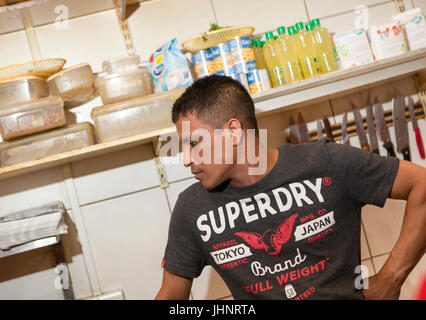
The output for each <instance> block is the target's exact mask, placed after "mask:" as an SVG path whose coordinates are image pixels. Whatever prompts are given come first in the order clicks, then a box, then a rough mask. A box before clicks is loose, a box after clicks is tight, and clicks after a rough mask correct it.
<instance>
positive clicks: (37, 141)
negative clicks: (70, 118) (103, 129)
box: [0, 122, 95, 167]
mask: <svg viewBox="0 0 426 320" xmlns="http://www.w3.org/2000/svg"><path fill="white" fill-rule="evenodd" d="M94 143H95V140H94V134H93V126H92V125H91V124H90V123H89V122H82V123H75V124H71V125H69V126H67V127H64V128H61V129H56V130H52V131H49V132H44V133H40V134H37V135H33V136H31V137H27V138H23V139H19V140H16V141H13V142H3V143H0V164H1V166H2V167H6V166H10V165H13V164H17V163H20V162H25V161H31V160H37V159H42V158H45V157H47V156H51V155H54V154H58V153H62V152H67V151H71V150H76V149H81V148H84V147H87V146H90V145H93V144H94Z"/></svg>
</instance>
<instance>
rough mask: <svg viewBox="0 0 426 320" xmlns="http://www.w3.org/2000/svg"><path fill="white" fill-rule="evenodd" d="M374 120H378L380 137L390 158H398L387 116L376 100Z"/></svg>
mask: <svg viewBox="0 0 426 320" xmlns="http://www.w3.org/2000/svg"><path fill="white" fill-rule="evenodd" d="M374 118H375V119H376V124H377V127H378V128H379V130H378V131H379V137H380V140H382V142H383V147H384V148H385V149H386V151H387V153H388V157H396V154H395V151H394V149H393V143H392V141H391V139H390V136H389V129H388V127H387V126H386V121H385V115H384V111H383V106H382V104H381V103H380V102H379V100H378V99H377V97H376V99H375V101H374Z"/></svg>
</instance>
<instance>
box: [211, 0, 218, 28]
mask: <svg viewBox="0 0 426 320" xmlns="http://www.w3.org/2000/svg"><path fill="white" fill-rule="evenodd" d="M210 5H211V7H212V11H213V16H214V21H215V23H216V24H219V23H218V21H217V15H216V8H215V7H214V4H213V0H210Z"/></svg>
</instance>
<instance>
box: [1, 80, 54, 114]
mask: <svg viewBox="0 0 426 320" xmlns="http://www.w3.org/2000/svg"><path fill="white" fill-rule="evenodd" d="M49 95H50V90H49V86H48V85H47V82H46V80H44V79H42V78H38V77H26V78H20V79H16V80H9V81H5V82H0V109H4V108H5V107H7V106H9V105H11V104H16V103H21V102H26V101H31V100H34V99H40V98H46V97H48V96H49Z"/></svg>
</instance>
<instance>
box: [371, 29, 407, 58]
mask: <svg viewBox="0 0 426 320" xmlns="http://www.w3.org/2000/svg"><path fill="white" fill-rule="evenodd" d="M368 39H369V41H370V46H371V50H372V51H373V54H374V59H375V60H378V59H385V58H389V57H394V56H397V55H400V54H402V53H405V52H407V50H408V49H407V44H406V43H405V37H404V34H403V32H402V26H401V25H396V24H394V23H387V24H383V25H381V26H374V27H370V28H369V29H368Z"/></svg>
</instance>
